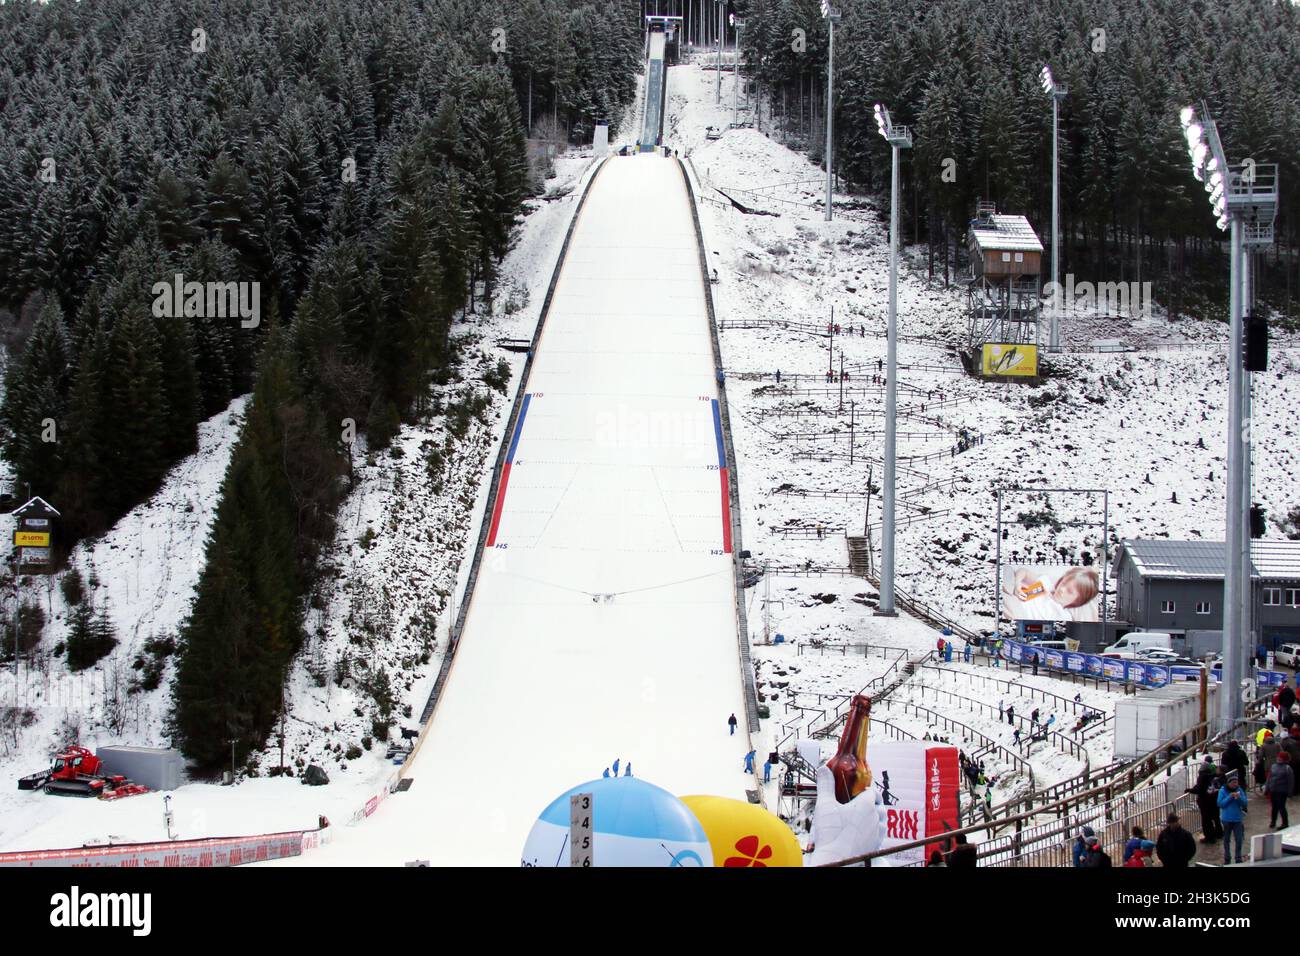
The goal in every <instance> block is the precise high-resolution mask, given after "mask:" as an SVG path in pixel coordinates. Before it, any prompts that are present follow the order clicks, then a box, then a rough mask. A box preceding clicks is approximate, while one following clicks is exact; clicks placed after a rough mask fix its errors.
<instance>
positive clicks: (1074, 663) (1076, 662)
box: [1065, 651, 1088, 674]
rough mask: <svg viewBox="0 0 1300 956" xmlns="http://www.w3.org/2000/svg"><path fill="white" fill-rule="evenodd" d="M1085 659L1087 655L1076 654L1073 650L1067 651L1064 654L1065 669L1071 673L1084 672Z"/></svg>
mask: <svg viewBox="0 0 1300 956" xmlns="http://www.w3.org/2000/svg"><path fill="white" fill-rule="evenodd" d="M1087 660H1088V655H1086V654H1076V653H1075V652H1073V651H1069V652H1067V653H1066V655H1065V669H1066V670H1067V671H1070V673H1072V674H1083V673H1086V670H1085V665H1086V662H1087Z"/></svg>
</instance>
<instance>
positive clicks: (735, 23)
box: [731, 13, 745, 129]
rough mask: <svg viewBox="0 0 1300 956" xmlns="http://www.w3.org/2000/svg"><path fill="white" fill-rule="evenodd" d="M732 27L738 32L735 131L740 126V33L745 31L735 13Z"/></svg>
mask: <svg viewBox="0 0 1300 956" xmlns="http://www.w3.org/2000/svg"><path fill="white" fill-rule="evenodd" d="M731 25H732V27H733V28H734V29H735V31H736V86H735V89H733V90H732V91H731V126H732V128H733V129H734V128H735V127H737V126H739V125H740V31H741V30H743V29H745V21H744V20H741V19H739V18H738V17H737V16H736V15H735V14H734V13H733V14H732V15H731Z"/></svg>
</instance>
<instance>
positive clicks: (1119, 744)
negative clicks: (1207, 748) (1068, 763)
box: [1115, 684, 1218, 760]
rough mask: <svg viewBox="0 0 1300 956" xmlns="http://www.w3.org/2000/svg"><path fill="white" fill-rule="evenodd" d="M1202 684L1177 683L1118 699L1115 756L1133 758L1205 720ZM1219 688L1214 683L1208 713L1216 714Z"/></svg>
mask: <svg viewBox="0 0 1300 956" xmlns="http://www.w3.org/2000/svg"><path fill="white" fill-rule="evenodd" d="M1200 693H1201V691H1200V687H1199V686H1198V685H1196V684H1173V685H1171V686H1169V687H1160V688H1156V689H1154V690H1147V691H1139V692H1138V693H1137V694H1136V695H1134V696H1133V697H1125V698H1124V699H1123V700H1120V701H1116V702H1115V759H1116V760H1133V759H1135V758H1137V757H1141V756H1143V755H1144V754H1148V753H1150V752H1151V751H1152V750H1155V749H1156V748H1157V747H1159V746H1160V745H1161V744H1162V743H1164V742H1165V741H1167V740H1169V739H1170V738H1172V737H1175V736H1177V735H1178V734H1181V733H1183V732H1184V731H1186V730H1188V729H1190V728H1192V727H1195V726H1196V725H1197V724H1198V723H1200V722H1201V698H1200ZM1217 695H1218V690H1217V688H1215V687H1213V686H1211V687H1210V689H1209V702H1208V705H1207V715H1208V716H1210V717H1213V716H1214V714H1215V709H1216V704H1215V701H1216V699H1217Z"/></svg>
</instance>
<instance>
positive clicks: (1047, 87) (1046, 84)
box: [1038, 66, 1052, 93]
mask: <svg viewBox="0 0 1300 956" xmlns="http://www.w3.org/2000/svg"><path fill="white" fill-rule="evenodd" d="M1038 79H1039V81H1041V82H1042V84H1043V92H1044V93H1050V92H1052V68H1051V67H1050V66H1044V67H1043V71H1042V72H1041V73H1039V74H1038Z"/></svg>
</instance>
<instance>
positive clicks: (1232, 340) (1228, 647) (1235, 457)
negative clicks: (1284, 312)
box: [1179, 103, 1278, 731]
mask: <svg viewBox="0 0 1300 956" xmlns="http://www.w3.org/2000/svg"><path fill="white" fill-rule="evenodd" d="M1200 114H1201V115H1200V116H1199V117H1198V116H1197V110H1196V109H1195V108H1193V107H1191V106H1188V107H1184V109H1183V110H1182V112H1181V113H1180V114H1179V120H1180V121H1181V123H1182V127H1183V135H1184V136H1185V137H1186V139H1187V151H1188V155H1189V156H1190V157H1191V160H1192V175H1193V176H1195V177H1196V179H1197V181H1198V182H1202V183H1204V184H1205V191H1206V192H1207V193H1208V194H1209V198H1210V205H1211V206H1212V208H1213V209H1214V214H1215V216H1216V217H1217V219H1218V226H1219V228H1220V229H1221V230H1223V229H1226V230H1227V231H1228V233H1229V236H1230V237H1231V247H1230V253H1229V257H1228V263H1229V280H1228V282H1229V286H1228V317H1229V328H1228V463H1227V472H1228V488H1227V529H1226V531H1227V533H1226V535H1225V538H1226V540H1225V542H1224V544H1225V547H1226V550H1227V555H1226V561H1225V562H1224V577H1223V681H1222V683H1221V685H1220V690H1219V730H1220V731H1225V730H1228V731H1230V730H1233V729H1235V727H1236V725H1237V723H1238V721H1240V720H1241V719H1242V717H1243V716H1244V713H1245V701H1244V699H1243V697H1244V695H1243V694H1242V692H1241V689H1242V687H1243V681H1244V680H1248V675H1247V668H1246V661H1247V659H1248V658H1247V654H1248V653H1249V651H1250V650H1251V649H1252V648H1251V647H1250V643H1251V642H1250V604H1251V602H1252V600H1253V597H1254V596H1253V594H1252V588H1251V579H1250V557H1249V548H1250V537H1249V533H1250V532H1249V528H1250V499H1249V496H1248V492H1247V490H1246V487H1245V485H1246V462H1247V461H1248V459H1249V456H1250V422H1249V420H1248V419H1247V417H1246V414H1245V409H1246V404H1247V391H1248V389H1249V387H1250V376H1249V375H1248V374H1247V371H1246V364H1245V354H1244V351H1245V350H1244V345H1245V335H1244V323H1243V321H1242V301H1243V298H1244V296H1243V292H1244V289H1243V287H1242V278H1243V268H1242V267H1243V264H1244V262H1245V259H1246V253H1245V247H1246V246H1248V245H1249V246H1257V245H1269V244H1271V243H1272V241H1273V219H1274V216H1275V215H1276V213H1277V179H1278V177H1277V166H1276V165H1275V164H1269V165H1262V164H1256V163H1255V162H1254V161H1253V160H1249V161H1247V162H1245V163H1243V164H1241V165H1239V166H1229V165H1228V161H1227V157H1226V156H1225V154H1224V151H1223V143H1222V142H1221V141H1220V139H1219V129H1218V126H1217V125H1216V124H1215V122H1214V120H1213V118H1212V117H1211V116H1210V111H1209V110H1208V109H1207V108H1206V106H1205V104H1204V103H1202V104H1201V107H1200Z"/></svg>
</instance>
